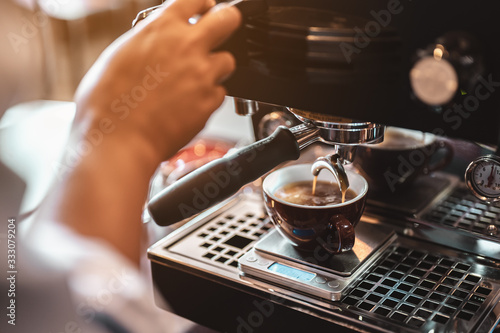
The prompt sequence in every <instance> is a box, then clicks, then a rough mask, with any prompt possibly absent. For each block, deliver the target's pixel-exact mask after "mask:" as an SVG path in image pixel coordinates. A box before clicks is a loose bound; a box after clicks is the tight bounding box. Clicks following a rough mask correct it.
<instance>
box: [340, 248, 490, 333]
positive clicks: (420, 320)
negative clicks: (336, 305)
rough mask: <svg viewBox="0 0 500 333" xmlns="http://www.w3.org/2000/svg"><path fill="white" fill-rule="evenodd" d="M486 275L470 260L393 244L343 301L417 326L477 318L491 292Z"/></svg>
mask: <svg viewBox="0 0 500 333" xmlns="http://www.w3.org/2000/svg"><path fill="white" fill-rule="evenodd" d="M481 280H482V278H481V276H479V275H476V274H474V273H473V272H472V269H471V266H470V265H468V264H467V263H464V262H460V261H457V260H455V259H452V258H448V257H443V256H440V255H437V254H434V253H432V254H431V253H427V252H424V251H417V250H415V249H409V248H406V247H402V246H392V247H390V248H388V249H387V250H386V253H385V254H384V256H383V258H382V259H381V261H380V263H378V264H376V265H375V266H374V267H372V269H371V270H370V271H369V272H367V273H366V274H365V275H364V277H363V278H362V279H360V282H359V283H358V284H357V285H356V286H355V287H354V288H353V289H351V291H350V292H349V294H348V295H347V296H346V297H345V298H344V299H343V300H342V302H343V303H345V304H348V305H350V306H352V307H355V308H357V309H360V310H364V311H368V312H370V313H374V314H376V315H378V316H383V317H386V318H389V319H390V320H393V321H396V322H399V323H404V324H407V325H409V326H412V327H415V328H420V327H421V326H422V325H424V324H425V323H426V322H429V321H431V322H433V324H434V325H445V324H447V323H448V322H449V321H450V320H464V321H470V320H471V319H472V318H473V317H474V318H478V317H477V315H478V314H477V312H478V310H479V309H480V307H481V306H482V305H483V303H484V302H485V301H486V299H487V297H488V295H489V294H490V293H491V292H492V289H490V288H488V287H486V286H485V285H484V284H481Z"/></svg>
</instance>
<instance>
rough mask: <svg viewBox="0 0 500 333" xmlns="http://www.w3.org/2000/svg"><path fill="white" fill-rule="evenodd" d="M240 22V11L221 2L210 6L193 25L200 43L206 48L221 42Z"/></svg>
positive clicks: (211, 48) (212, 47) (211, 47)
mask: <svg viewBox="0 0 500 333" xmlns="http://www.w3.org/2000/svg"><path fill="white" fill-rule="evenodd" d="M240 24H241V13H240V11H239V10H238V9H237V8H236V7H234V6H228V5H227V4H225V3H221V4H219V5H217V6H215V7H213V8H212V10H210V11H209V12H208V13H206V14H205V15H203V16H202V18H201V19H200V20H199V21H198V23H197V24H196V25H195V27H196V29H198V32H199V33H200V34H201V36H200V43H202V44H204V46H205V47H206V48H207V49H208V50H213V49H214V48H216V47H217V46H219V45H220V44H222V43H223V42H224V41H225V40H226V39H227V38H228V37H229V36H231V34H232V33H233V32H234V31H235V30H236V29H237V28H238V27H239V25H240Z"/></svg>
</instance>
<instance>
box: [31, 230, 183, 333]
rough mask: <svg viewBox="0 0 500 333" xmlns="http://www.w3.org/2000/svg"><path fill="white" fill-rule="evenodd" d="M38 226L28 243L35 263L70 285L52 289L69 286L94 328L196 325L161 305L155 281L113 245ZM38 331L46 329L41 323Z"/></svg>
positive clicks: (81, 313)
mask: <svg viewBox="0 0 500 333" xmlns="http://www.w3.org/2000/svg"><path fill="white" fill-rule="evenodd" d="M35 224H36V226H35ZM33 227H34V228H29V229H34V230H28V231H27V232H26V233H25V236H24V237H23V243H24V244H27V245H29V246H28V248H29V249H28V251H29V253H30V254H32V259H35V258H36V259H35V261H36V263H37V264H36V266H39V267H42V268H43V269H45V270H47V271H50V272H57V273H58V275H59V276H62V277H63V280H64V281H65V283H66V284H67V286H61V285H59V287H58V286H52V288H54V289H55V290H53V291H52V292H51V294H52V295H56V294H57V293H58V292H59V291H58V290H56V289H57V288H60V291H61V292H62V291H63V290H64V289H65V288H67V290H68V294H69V295H70V298H71V304H72V306H73V309H72V310H73V311H74V313H75V315H76V317H78V319H79V320H80V321H81V322H82V324H83V325H84V326H89V327H91V328H92V329H91V331H95V332H101V329H103V327H104V328H106V325H111V326H113V325H114V326H115V327H118V328H120V329H117V330H116V331H118V332H141V333H143V332H158V333H160V332H161V333H165V332H175V333H178V332H185V331H189V329H190V328H192V327H193V323H192V322H190V321H187V320H185V319H183V318H180V317H178V316H176V315H174V314H172V313H170V312H168V311H165V310H162V309H160V308H158V307H157V306H156V305H155V304H154V300H153V297H152V295H151V288H150V286H151V281H149V280H147V279H146V278H145V277H144V276H143V275H141V274H140V272H139V271H138V269H136V268H135V266H133V265H132V264H131V263H130V262H129V261H128V260H127V259H126V258H125V257H123V256H121V255H120V254H119V253H118V252H116V251H115V250H114V249H113V248H112V247H110V246H109V245H107V244H105V243H104V242H101V241H98V240H93V239H88V238H84V237H82V236H80V235H78V234H76V233H75V232H73V231H72V230H70V229H68V228H66V227H63V226H60V225H58V224H55V223H52V222H46V221H43V222H42V221H35V223H34V225H33ZM61 304H63V303H62V302H61ZM37 330H38V331H41V330H40V329H39V326H37ZM88 331H89V330H88V329H87V330H84V332H88ZM108 331H110V330H109V329H108ZM111 331H113V330H111ZM104 332H106V330H104Z"/></svg>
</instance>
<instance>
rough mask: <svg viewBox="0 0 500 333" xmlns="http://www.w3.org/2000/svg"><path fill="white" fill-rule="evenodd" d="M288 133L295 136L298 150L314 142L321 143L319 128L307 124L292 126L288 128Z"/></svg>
mask: <svg viewBox="0 0 500 333" xmlns="http://www.w3.org/2000/svg"><path fill="white" fill-rule="evenodd" d="M290 131H291V132H292V133H293V135H294V136H295V139H296V140H297V143H298V145H299V149H300V150H302V149H304V148H306V147H308V146H309V145H311V144H313V143H315V142H318V141H321V138H320V136H319V133H320V130H319V128H317V127H316V126H314V125H313V124H311V123H309V122H307V123H304V124H300V125H297V126H294V127H292V128H290Z"/></svg>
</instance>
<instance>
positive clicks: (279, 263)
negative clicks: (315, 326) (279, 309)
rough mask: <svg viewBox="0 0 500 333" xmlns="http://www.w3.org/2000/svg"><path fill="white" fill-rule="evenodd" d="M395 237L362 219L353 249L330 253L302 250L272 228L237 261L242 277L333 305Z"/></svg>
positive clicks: (380, 227) (357, 229) (306, 299)
mask: <svg viewBox="0 0 500 333" xmlns="http://www.w3.org/2000/svg"><path fill="white" fill-rule="evenodd" d="M396 238H397V237H396V234H395V232H394V231H393V230H392V229H391V228H388V227H387V226H382V225H374V224H370V223H365V222H360V223H359V224H358V225H357V226H356V241H355V244H354V247H353V249H352V250H351V251H348V252H344V253H342V254H336V255H330V254H328V253H326V251H324V250H323V249H321V248H320V247H318V249H316V250H315V251H300V250H298V249H297V248H296V247H294V246H293V245H291V244H290V243H289V242H288V241H287V240H286V239H285V238H284V237H283V236H282V235H280V234H279V231H277V230H273V231H270V232H269V233H268V234H267V235H266V236H264V237H263V238H262V239H261V240H260V241H258V242H257V243H256V244H255V245H254V247H253V248H252V249H251V250H250V251H248V252H247V253H246V254H245V255H244V256H242V257H241V258H240V259H239V260H238V264H239V269H240V277H241V279H243V280H246V281H249V282H251V283H254V284H256V285H260V286H263V287H265V288H268V289H276V288H280V289H282V290H283V291H285V292H286V293H288V294H290V293H293V294H294V296H295V297H297V298H299V299H302V300H305V301H309V302H314V303H319V304H321V305H323V306H326V307H329V308H330V307H332V303H331V301H340V300H341V298H342V297H343V296H345V294H346V291H347V290H348V289H349V286H350V285H351V284H352V282H353V281H355V280H356V279H357V277H358V276H359V274H361V273H362V272H364V271H365V270H366V268H367V267H369V266H371V265H372V264H373V263H374V261H376V260H377V258H379V256H380V254H381V253H383V252H384V250H385V249H386V248H387V247H388V246H390V245H391V244H392V243H393V242H394V241H395V240H396Z"/></svg>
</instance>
